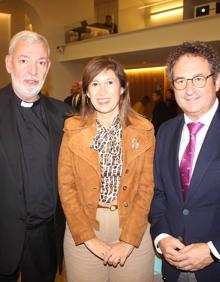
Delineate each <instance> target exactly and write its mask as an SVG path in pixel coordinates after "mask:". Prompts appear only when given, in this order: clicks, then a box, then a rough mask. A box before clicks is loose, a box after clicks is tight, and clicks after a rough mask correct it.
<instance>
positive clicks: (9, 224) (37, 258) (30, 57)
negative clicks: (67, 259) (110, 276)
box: [0, 31, 71, 282]
mask: <svg viewBox="0 0 220 282" xmlns="http://www.w3.org/2000/svg"><path fill="white" fill-rule="evenodd" d="M49 55H50V50H49V46H48V42H47V40H46V39H45V37H43V36H41V35H39V34H37V33H35V32H30V31H22V32H19V33H18V34H16V35H15V36H14V37H13V38H12V39H11V42H10V46H9V53H8V55H7V56H6V59H5V64H6V69H7V71H8V73H9V74H10V75H11V84H9V85H8V86H6V87H5V88H3V89H2V90H1V91H0V179H1V182H0V183H1V184H0V282H7V281H10V282H15V281H17V280H18V277H19V275H21V280H22V282H52V281H54V279H55V276H56V271H57V265H58V263H60V262H61V258H62V243H63V231H64V225H65V221H64V216H63V212H62V209H61V207H60V201H59V198H58V193H57V158H58V151H59V146H60V141H61V137H62V129H63V123H64V119H65V117H66V113H68V112H70V111H71V108H70V107H69V106H68V105H67V104H65V103H63V102H61V101H58V100H55V99H52V98H48V97H45V96H42V95H41V93H40V91H41V88H42V86H43V84H44V81H45V78H46V76H47V73H48V70H49V68H50V59H49Z"/></svg>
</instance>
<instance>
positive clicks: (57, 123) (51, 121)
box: [41, 95, 64, 202]
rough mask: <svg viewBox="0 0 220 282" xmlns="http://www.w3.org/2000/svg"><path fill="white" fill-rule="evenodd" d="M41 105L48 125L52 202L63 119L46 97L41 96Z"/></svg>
mask: <svg viewBox="0 0 220 282" xmlns="http://www.w3.org/2000/svg"><path fill="white" fill-rule="evenodd" d="M41 103H42V106H43V107H44V111H45V115H46V118H47V124H48V133H49V142H50V155H51V181H52V189H53V192H54V193H53V195H54V200H55V202H56V200H57V192H56V190H57V187H56V183H57V163H58V155H59V148H60V143H61V139H62V133H63V122H64V117H63V119H62V118H61V117H60V113H58V111H57V109H56V107H55V106H54V105H53V103H52V102H51V100H48V98H47V97H45V96H43V95H42V96H41Z"/></svg>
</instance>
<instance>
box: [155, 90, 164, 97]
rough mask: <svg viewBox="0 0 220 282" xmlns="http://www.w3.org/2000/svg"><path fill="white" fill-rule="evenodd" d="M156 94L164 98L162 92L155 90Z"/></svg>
mask: <svg viewBox="0 0 220 282" xmlns="http://www.w3.org/2000/svg"><path fill="white" fill-rule="evenodd" d="M154 94H156V95H157V96H158V97H162V96H163V94H162V91H161V90H155V91H154Z"/></svg>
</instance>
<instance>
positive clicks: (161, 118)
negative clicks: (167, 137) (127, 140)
mask: <svg viewBox="0 0 220 282" xmlns="http://www.w3.org/2000/svg"><path fill="white" fill-rule="evenodd" d="M152 100H153V101H154V108H153V112H152V118H151V122H152V123H153V126H154V130H155V135H157V131H158V129H159V127H160V126H161V124H162V123H163V122H165V121H166V120H167V119H168V115H167V107H166V104H165V102H164V101H163V97H162V92H161V90H156V91H154V93H153V95H152Z"/></svg>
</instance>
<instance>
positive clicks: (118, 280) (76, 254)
mask: <svg viewBox="0 0 220 282" xmlns="http://www.w3.org/2000/svg"><path fill="white" fill-rule="evenodd" d="M97 219H98V221H99V223H100V230H99V231H97V232H96V236H97V238H98V239H101V240H103V241H105V242H107V243H109V244H112V243H115V242H117V241H118V238H119V235H120V229H119V217H118V210H115V211H110V210H109V209H102V208H99V209H97ZM64 260H65V268H66V277H67V282H125V281H126V282H152V281H153V269H154V251H153V248H152V242H151V238H150V234H149V226H148V228H147V230H146V232H145V235H144V236H143V239H142V242H141V244H140V246H139V248H135V249H134V250H133V252H132V253H131V255H130V256H129V257H128V258H127V260H126V262H125V264H124V266H120V265H118V266H117V267H113V266H109V265H104V264H103V261H102V260H101V259H99V258H98V257H96V256H95V255H94V254H92V253H91V252H90V251H89V250H88V249H87V248H86V247H85V245H84V244H82V245H78V246H75V243H74V240H73V238H72V236H71V233H70V231H69V228H68V225H66V231H65V237H64Z"/></svg>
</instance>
